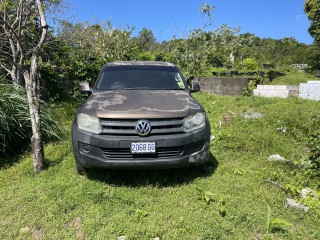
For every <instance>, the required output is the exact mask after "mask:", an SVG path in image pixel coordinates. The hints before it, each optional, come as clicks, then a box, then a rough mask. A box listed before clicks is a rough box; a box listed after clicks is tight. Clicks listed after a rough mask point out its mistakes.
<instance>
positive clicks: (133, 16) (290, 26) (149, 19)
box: [65, 0, 313, 44]
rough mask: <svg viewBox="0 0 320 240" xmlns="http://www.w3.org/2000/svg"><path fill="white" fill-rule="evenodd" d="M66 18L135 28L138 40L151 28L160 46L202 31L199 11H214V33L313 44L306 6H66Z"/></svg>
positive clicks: (233, 1) (84, 0)
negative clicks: (221, 30)
mask: <svg viewBox="0 0 320 240" xmlns="http://www.w3.org/2000/svg"><path fill="white" fill-rule="evenodd" d="M66 1H67V2H68V5H69V10H68V12H67V13H66V15H65V18H66V19H67V20H69V21H71V22H73V23H75V22H79V21H88V22H90V23H101V22H103V21H108V20H110V21H111V23H112V25H113V26H114V27H116V28H122V27H125V26H126V25H129V26H132V27H135V28H136V29H135V32H134V34H133V36H134V35H137V34H138V33H139V31H140V30H141V29H142V28H143V27H146V28H148V29H151V30H152V31H153V33H154V35H155V37H156V38H157V40H158V41H162V40H169V39H170V38H172V37H173V36H174V35H175V36H177V37H184V36H187V35H188V34H189V33H190V30H192V29H195V28H198V27H202V26H203V24H202V19H201V14H200V7H201V5H202V3H203V2H206V3H208V4H210V5H214V6H215V7H216V8H215V12H214V17H215V21H214V27H211V28H207V30H211V29H213V28H215V27H219V26H221V24H227V25H228V26H229V27H238V26H240V28H241V33H246V32H250V33H253V34H255V35H257V36H259V37H261V38H269V37H270V38H274V39H281V38H284V37H294V38H296V39H297V40H298V41H299V42H303V43H307V44H309V43H312V41H313V39H312V38H311V37H310V35H309V34H308V27H309V21H308V19H307V17H306V15H305V13H304V11H303V4H304V0H263V1H261V0H242V1H240V0H207V1H202V0H91V1H89V0H66Z"/></svg>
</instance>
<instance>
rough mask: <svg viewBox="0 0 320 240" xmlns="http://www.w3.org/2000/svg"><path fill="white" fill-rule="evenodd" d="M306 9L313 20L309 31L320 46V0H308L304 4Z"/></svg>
mask: <svg viewBox="0 0 320 240" xmlns="http://www.w3.org/2000/svg"><path fill="white" fill-rule="evenodd" d="M304 11H305V12H306V14H307V16H308V18H309V20H310V21H311V25H310V27H309V33H310V35H311V36H312V37H313V38H314V40H315V41H316V43H317V44H318V46H320V1H319V0H306V1H305V4H304Z"/></svg>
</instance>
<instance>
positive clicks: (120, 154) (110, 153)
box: [101, 147, 184, 160]
mask: <svg viewBox="0 0 320 240" xmlns="http://www.w3.org/2000/svg"><path fill="white" fill-rule="evenodd" d="M101 150H102V154H103V156H104V157H105V158H107V159H119V160H121V159H122V160H127V159H135V158H139V159H154V158H159V159H163V158H172V157H180V156H181V155H182V154H183V150H184V147H163V148H157V152H156V153H154V154H132V153H131V152H130V149H129V148H107V149H106V148H104V149H101Z"/></svg>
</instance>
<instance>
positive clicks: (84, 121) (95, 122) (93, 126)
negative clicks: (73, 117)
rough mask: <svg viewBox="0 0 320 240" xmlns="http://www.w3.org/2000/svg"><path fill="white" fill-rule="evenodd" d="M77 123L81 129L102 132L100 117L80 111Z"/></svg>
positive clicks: (96, 132)
mask: <svg viewBox="0 0 320 240" xmlns="http://www.w3.org/2000/svg"><path fill="white" fill-rule="evenodd" d="M77 124H78V127H79V128H80V129H81V130H85V131H88V132H91V133H95V134H99V133H101V132H102V130H101V126H100V121H99V118H96V117H93V116H90V115H88V114H84V113H79V114H78V116H77Z"/></svg>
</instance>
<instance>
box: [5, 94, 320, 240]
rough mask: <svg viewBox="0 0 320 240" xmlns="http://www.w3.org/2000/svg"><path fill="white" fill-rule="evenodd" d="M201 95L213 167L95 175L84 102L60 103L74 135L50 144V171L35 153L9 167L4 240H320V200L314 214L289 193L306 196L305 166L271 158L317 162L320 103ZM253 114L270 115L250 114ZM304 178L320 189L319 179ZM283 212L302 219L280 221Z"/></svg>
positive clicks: (47, 152) (58, 109)
mask: <svg viewBox="0 0 320 240" xmlns="http://www.w3.org/2000/svg"><path fill="white" fill-rule="evenodd" d="M195 97H196V98H197V99H198V100H199V101H200V102H201V103H202V104H203V105H204V106H205V108H206V110H207V114H208V117H209V119H210V122H211V129H212V135H214V136H215V140H213V141H212V143H211V153H212V155H211V157H210V161H209V163H208V164H207V165H206V166H205V167H197V168H187V169H176V170H159V171H154V170H153V171H108V170H101V169H99V170H94V169H92V170H88V171H87V174H86V175H85V176H78V175H77V173H76V171H75V166H74V159H73V154H72V148H71V140H70V126H71V122H72V120H73V117H74V114H75V111H76V106H75V105H72V104H58V105H55V106H53V110H54V113H55V114H56V116H57V118H58V119H59V121H60V122H61V124H62V126H63V128H64V131H65V132H66V136H67V137H66V138H65V139H64V140H62V141H60V142H57V143H50V144H47V145H46V146H45V155H46V162H45V165H46V170H44V171H43V172H42V173H40V174H39V175H34V173H33V167H32V159H31V154H30V153H29V152H28V153H25V154H24V155H23V156H21V157H20V158H17V159H7V160H6V161H3V162H2V163H0V239H118V237H119V236H125V239H191V240H193V239H256V240H258V239H294V240H295V239H312V240H313V239H320V227H319V226H320V208H319V204H317V203H315V204H314V205H313V207H312V209H311V210H310V211H309V212H308V213H305V212H303V211H301V210H297V209H290V208H289V209H288V208H285V207H284V203H285V199H286V198H287V197H292V198H295V199H299V197H298V194H297V193H295V191H293V190H294V187H296V188H299V186H301V184H300V183H298V182H297V176H296V175H297V171H296V169H295V168H294V167H292V166H290V165H286V164H283V163H274V162H269V161H267V158H268V156H269V155H273V154H280V155H281V156H283V157H285V158H287V159H290V160H297V161H298V160H306V159H307V158H308V156H309V152H308V149H307V148H306V137H305V136H306V135H307V134H308V132H307V131H306V129H308V127H307V126H308V124H309V122H310V121H311V119H312V116H314V115H320V105H319V104H320V103H319V102H312V101H306V100H301V99H297V98H289V99H266V98H256V97H225V96H224V97H223V96H216V95H208V94H204V93H199V94H195ZM243 113H261V114H263V117H262V118H257V119H244V118H243V117H242V115H241V114H243ZM279 129H280V130H279ZM282 129H286V131H282ZM267 178H271V179H274V180H275V181H278V182H279V183H281V184H283V186H285V190H284V189H281V188H277V187H274V186H273V185H270V184H267V183H266V182H265V180H266V179H267ZM303 184H307V185H308V186H309V187H312V188H313V189H315V190H318V191H319V179H312V178H310V179H307V180H306V181H305V182H303ZM286 189H287V190H286ZM290 189H291V190H290ZM292 189H293V190H292ZM318 202H319V200H318ZM268 206H270V209H271V211H270V216H269V224H267V222H268V211H267V208H268ZM276 218H279V219H282V220H286V221H287V222H289V223H291V224H292V225H291V226H283V225H280V226H279V225H277V224H271V223H270V222H271V221H272V220H273V219H276Z"/></svg>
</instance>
